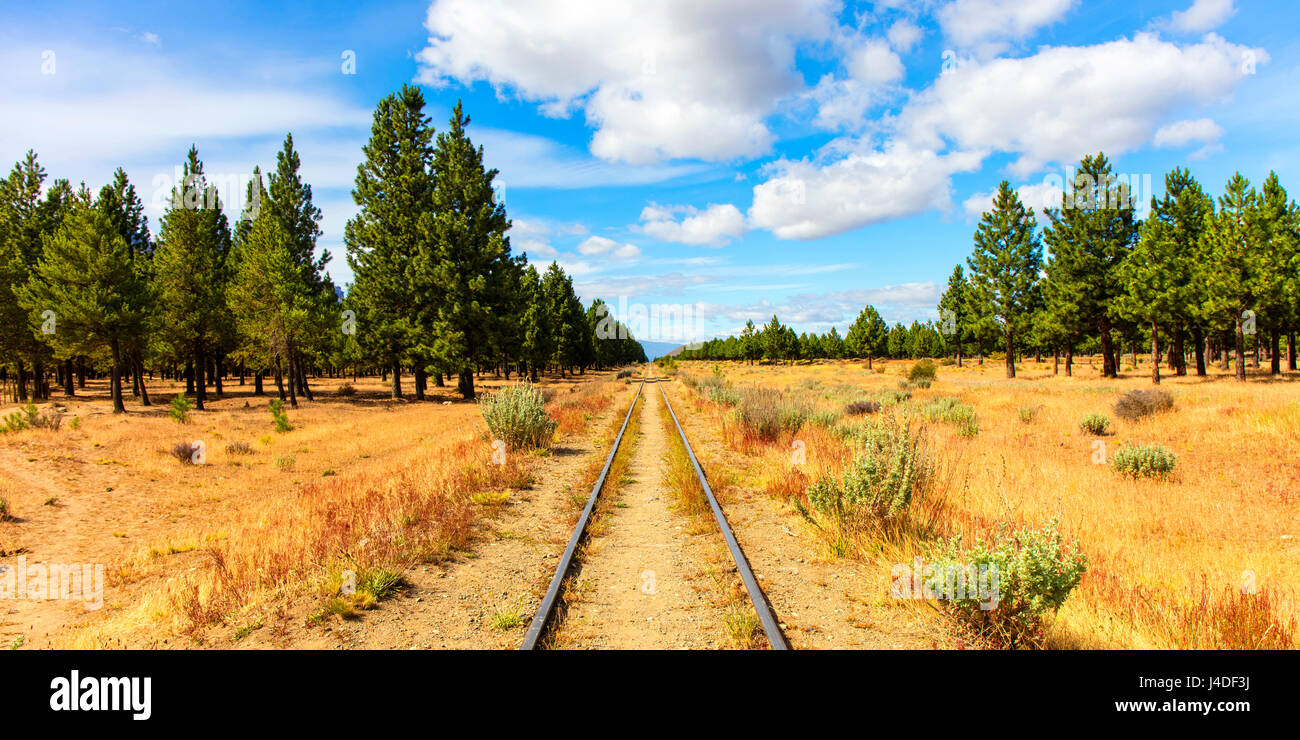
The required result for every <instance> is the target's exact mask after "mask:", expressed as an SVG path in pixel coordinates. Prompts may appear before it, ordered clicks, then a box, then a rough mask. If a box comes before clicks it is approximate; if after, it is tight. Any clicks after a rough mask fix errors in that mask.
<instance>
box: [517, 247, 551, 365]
mask: <svg viewBox="0 0 1300 740" xmlns="http://www.w3.org/2000/svg"><path fill="white" fill-rule="evenodd" d="M519 294H520V301H521V304H522V305H523V306H525V308H524V315H523V319H522V321H521V324H522V327H521V333H522V338H523V349H522V357H521V358H520V359H521V360H522V361H523V362H524V364H525V365H527V367H528V376H529V379H530V380H531V381H532V382H534V383H536V382H537V371H538V368H540V367H542V366H544V365H545V364H546V363H547V362H548V361H549V360H550V358H551V356H552V355H554V354H555V330H554V328H553V327H552V325H551V312H550V310H549V307H548V305H547V301H546V293H545V291H544V290H543V289H542V277H541V275H539V274H538V273H537V268H536V267H534V266H533V265H529V266H528V267H527V268H525V269H524V271H523V276H522V278H521V279H520V281H519Z"/></svg>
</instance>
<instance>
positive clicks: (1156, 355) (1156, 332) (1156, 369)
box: [1134, 319, 1160, 385]
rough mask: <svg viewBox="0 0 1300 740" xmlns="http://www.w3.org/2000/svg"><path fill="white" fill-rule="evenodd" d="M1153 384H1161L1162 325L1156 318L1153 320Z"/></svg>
mask: <svg viewBox="0 0 1300 740" xmlns="http://www.w3.org/2000/svg"><path fill="white" fill-rule="evenodd" d="M1134 364H1136V363H1134ZM1151 385H1160V327H1159V326H1157V325H1156V322H1155V319H1152V320H1151Z"/></svg>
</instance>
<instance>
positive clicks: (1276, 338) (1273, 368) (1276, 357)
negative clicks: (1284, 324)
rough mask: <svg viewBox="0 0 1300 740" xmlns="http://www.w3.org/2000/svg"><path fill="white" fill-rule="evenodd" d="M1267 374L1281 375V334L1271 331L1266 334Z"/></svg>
mask: <svg viewBox="0 0 1300 740" xmlns="http://www.w3.org/2000/svg"><path fill="white" fill-rule="evenodd" d="M1268 348H1269V349H1268V353H1269V355H1270V358H1269V374H1271V375H1281V374H1282V333H1281V332H1279V331H1278V330H1277V329H1273V330H1272V331H1270V332H1269V333H1268Z"/></svg>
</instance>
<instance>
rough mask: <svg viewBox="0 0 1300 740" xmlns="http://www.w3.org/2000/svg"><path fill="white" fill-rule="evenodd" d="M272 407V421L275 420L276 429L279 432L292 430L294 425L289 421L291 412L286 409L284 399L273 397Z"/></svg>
mask: <svg viewBox="0 0 1300 740" xmlns="http://www.w3.org/2000/svg"><path fill="white" fill-rule="evenodd" d="M270 408H271V421H273V422H275V431H276V432H278V433H279V434H284V433H285V432H288V431H292V430H293V425H292V424H290V423H289V414H288V413H287V412H286V411H285V410H284V401H281V400H280V399H278V398H272V399H271V406H270Z"/></svg>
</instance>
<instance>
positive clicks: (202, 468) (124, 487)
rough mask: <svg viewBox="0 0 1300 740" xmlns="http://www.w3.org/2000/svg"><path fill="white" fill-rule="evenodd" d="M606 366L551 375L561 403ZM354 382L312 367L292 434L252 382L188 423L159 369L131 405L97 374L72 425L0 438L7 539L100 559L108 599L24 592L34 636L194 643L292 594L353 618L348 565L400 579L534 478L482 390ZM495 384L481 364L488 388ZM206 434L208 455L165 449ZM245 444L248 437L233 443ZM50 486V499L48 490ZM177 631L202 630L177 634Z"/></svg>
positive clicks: (385, 583) (384, 585)
mask: <svg viewBox="0 0 1300 740" xmlns="http://www.w3.org/2000/svg"><path fill="white" fill-rule="evenodd" d="M608 377H612V374H605V373H601V374H592V373H589V374H588V375H587V376H586V377H584V378H580V379H566V380H563V381H560V380H558V379H554V378H551V379H545V380H544V382H543V384H542V387H543V389H544V390H545V391H547V392H549V393H551V394H552V395H554V396H555V397H556V399H557V401H556V402H554V403H552V404H551V406H550V410H551V411H552V413H554V414H555V415H556V416H558V417H560V418H561V419H563V418H565V416H566V415H570V416H571V415H574V414H579V413H587V412H588V411H589V409H591V408H593V407H599V404H600V403H601V400H600V397H601V395H602V394H601V393H599V392H597V393H592V392H590V391H586V390H584V391H583V392H575V393H570V389H571V388H581V387H583V386H586V385H590V384H591V381H596V380H600V379H605V378H608ZM343 382H345V381H344V380H319V379H318V380H314V381H313V387H314V389H315V390H316V392H317V401H316V402H314V403H311V402H304V403H303V404H302V405H301V406H300V407H299V408H298V409H287V411H288V414H289V418H290V421H291V422H292V424H293V426H294V429H293V430H292V431H290V432H288V433H284V434H277V433H276V432H275V431H274V425H273V423H272V420H271V415H270V412H269V411H268V409H267V402H268V400H269V399H268V397H255V396H253V395H252V394H251V390H252V388H251V384H250V385H248V386H244V387H242V388H241V387H239V386H238V385H234V384H228V385H227V386H226V391H227V396H226V397H225V398H223V399H220V400H216V401H213V402H210V403H209V410H208V411H206V412H202V413H200V412H191V414H190V417H191V423H189V424H183V425H182V424H177V423H176V422H175V421H173V420H172V419H170V418H168V417H167V415H166V409H167V402H168V401H169V400H170V398H171V396H172V395H173V394H174V393H176V392H177V391H178V390H179V388H178V387H177V386H175V385H174V384H170V383H151V384H150V391H151V395H153V398H154V401H155V404H156V405H155V406H154V407H152V408H150V409H143V408H141V407H139V406H137V405H134V404H132V403H131V402H130V399H128V408H129V410H130V413H128V414H126V415H113V414H111V413H108V412H109V409H110V408H111V407H110V406H109V405H108V403H107V398H106V393H105V392H104V391H105V390H106V389H104V388H101V387H100V386H101V385H102V384H94V383H92V384H91V387H90V388H88V389H87V393H85V394H83V395H79V396H78V397H77V398H75V399H64V398H62V397H56V398H55V399H54V402H53V404H52V405H57V406H61V407H66V409H67V412H66V415H65V423H64V425H63V428H62V430H61V431H59V432H50V431H46V430H28V431H23V432H19V433H15V434H10V435H6V436H4V437H0V462H3V463H4V470H5V472H4V474H3V475H0V490H4V491H11V492H12V493H11V494H9V498H10V500H11V502H12V503H13V504H14V507H15V510H16V511H19V512H21V513H22V516H20V518H19V520H18V521H17V522H15V523H5V524H0V546H3V547H6V548H9V547H13V548H15V549H18V548H22V549H23V550H25V551H26V552H28V553H29V559H31V560H34V561H36V560H45V561H50V562H99V563H106V564H107V568H106V570H107V572H108V579H109V582H108V593H107V594H106V598H105V607H106V608H105V609H103V610H102V611H101V612H98V613H92V614H75V613H71V612H69V611H68V610H66V609H59V608H57V605H55V606H51V605H49V604H33V605H30V606H29V607H28V608H30V609H31V610H32V614H31V616H30V621H31V622H32V623H35V624H37V625H38V626H39V627H40V628H41V629H42V630H48V631H49V633H50V637H49V639H48V641H45V640H38V641H37V642H36V644H35V645H33V646H39V645H42V644H48V645H61V646H70V647H116V646H158V645H161V644H162V643H163V642H165V641H167V642H174V643H175V644H179V645H180V646H185V645H192V644H198V642H202V641H205V640H206V639H207V636H208V635H209V633H213V632H214V631H215V633H216V634H224V633H225V632H226V631H228V630H235V631H236V632H238V631H239V630H241V629H244V630H246V629H247V628H248V625H250V624H260V623H262V622H263V621H264V620H268V621H269V619H268V618H269V617H271V616H274V615H277V614H283V613H285V611H286V610H287V611H289V612H292V613H294V614H299V615H311V614H313V613H317V614H318V615H319V610H320V607H322V606H324V608H325V609H326V611H333V612H334V613H337V614H340V616H350V614H342V613H341V611H340V610H334V609H330V608H329V607H330V604H332V603H333V601H334V600H337V597H338V595H339V593H340V591H341V590H342V588H343V585H342V584H343V583H344V580H345V579H344V574H345V573H348V572H350V573H351V574H352V575H350V576H348V578H355V580H356V583H357V587H358V590H359V592H364V593H370V594H371V595H372V596H373V597H374V598H375V599H380V598H383V597H384V596H386V595H390V594H391V593H393V592H394V588H395V586H394V583H393V581H392V578H393V577H394V576H395V575H396V576H400V572H401V571H402V569H404V568H405V567H407V566H409V565H411V564H413V563H418V562H421V561H423V562H429V561H434V560H437V559H439V558H443V557H445V556H446V555H447V554H448V553H449V552H451V551H453V550H454V549H456V548H461V547H465V546H466V545H467V542H468V539H469V534H470V530H471V527H472V525H473V524H474V522H475V521H476V520H477V519H478V518H479V517H480V516H482V515H483V514H484V513H490V509H491V507H485V506H479V505H476V503H475V502H476V501H481V500H484V497H488V498H491V497H492V496H495V495H500V494H503V493H505V492H508V491H509V490H511V489H518V488H520V487H525V486H527V485H529V483H530V476H529V473H528V470H529V468H530V467H531V465H532V464H533V462H534V460H535V458H532V457H531V456H529V455H511V456H510V457H509V458H508V459H507V460H506V462H505V464H504V465H498V464H494V461H493V460H492V453H493V449H492V447H491V445H490V440H488V439H487V437H486V434H485V427H484V425H483V423H482V419H481V417H480V415H479V414H478V409H477V407H476V405H475V404H473V403H467V402H461V401H459V400H458V398H457V397H456V396H454V394H453V393H452V391H451V389H434V388H430V393H431V395H432V396H433V398H432V399H431V400H430V401H429V402H425V403H413V402H411V401H409V400H396V401H394V400H391V399H389V398H387V397H386V388H385V387H384V386H383V385H382V384H381V383H380V382H379V380H378V379H377V378H370V379H366V378H363V379H361V381H360V382H359V383H356V384H355V385H356V392H355V394H353V395H349V396H339V395H336V394H335V392H334V391H335V387H336V386H338V385H341V384H342V383H343ZM501 383H502V382H501V381H500V380H497V379H493V378H483V379H482V380H480V389H482V390H490V389H491V388H493V387H499V386H500V385H501ZM602 385H603V384H602ZM617 387H619V388H621V387H622V386H621V385H619V386H617ZM559 399H563V400H559ZM569 399H584V400H583V401H581V402H568V400H569ZM605 403H607V401H605ZM561 407H563V408H562V409H561ZM9 410H11V409H0V413H5V412H8V411H9ZM72 417H77V418H78V419H79V423H78V424H77V427H78V428H75V429H74V428H73V427H72V425H71V423H70V420H71V418H72ZM196 440H197V441H202V442H203V443H204V449H205V455H206V460H205V463H206V464H202V465H190V464H186V463H184V462H182V461H180V460H178V459H177V458H175V457H173V456H172V455H171V454H170V451H171V449H172V447H173V446H174V445H175V444H176V443H178V442H192V441H196ZM241 442H242V443H245V444H247V445H248V447H249V448H251V453H243V452H241V451H240V450H238V449H235V448H232V449H231V450H227V446H228V445H231V444H232V443H233V444H236V445H237V443H241ZM0 495H4V494H0ZM52 496H57V499H58V501H57V505H47V506H42V501H44V500H47V499H48V498H50V497H52ZM6 543H9V544H6ZM350 603H351V602H350V601H349V604H350ZM359 603H360V602H359V601H358V604H359ZM369 605H370V602H367V603H366V604H362V605H361V606H360V608H366V607H368V606H369ZM320 616H322V617H323V615H320ZM25 618H27V615H25ZM178 636H185V637H186V638H191V639H183V640H181V641H179V642H176V641H174V640H171V638H175V637H178ZM214 636H215V635H214ZM29 644H31V641H29Z"/></svg>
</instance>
